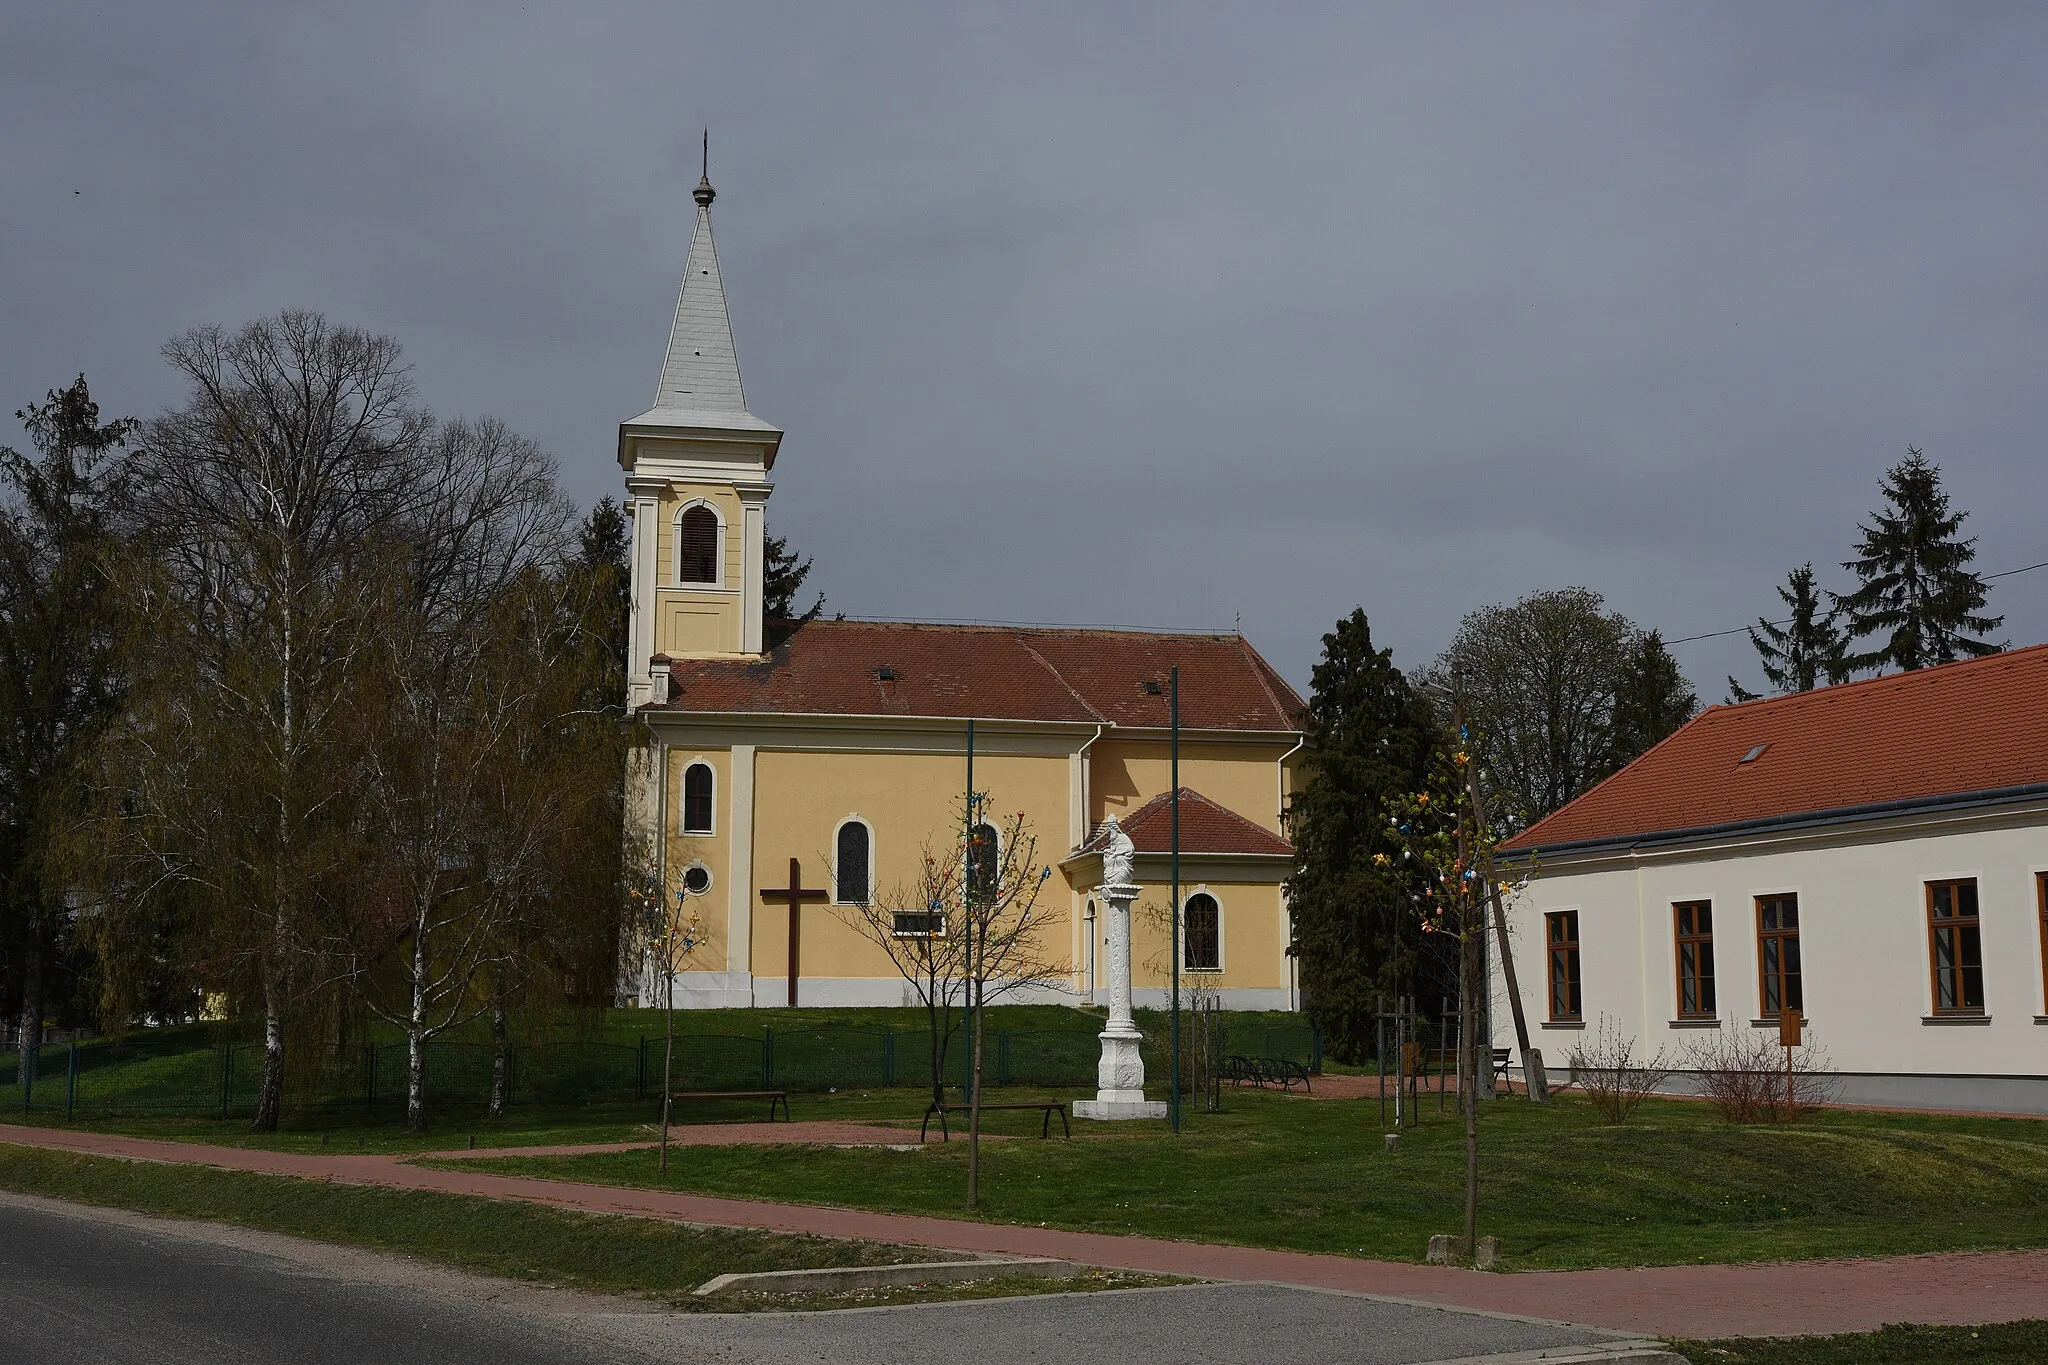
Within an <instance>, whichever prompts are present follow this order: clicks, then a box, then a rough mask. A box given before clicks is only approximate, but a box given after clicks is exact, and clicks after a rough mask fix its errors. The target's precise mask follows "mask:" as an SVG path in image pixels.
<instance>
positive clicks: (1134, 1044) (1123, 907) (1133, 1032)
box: [1074, 883, 1166, 1119]
mask: <svg viewBox="0 0 2048 1365" xmlns="http://www.w3.org/2000/svg"><path fill="white" fill-rule="evenodd" d="M1138 891H1139V888H1138V887H1135V886H1131V885H1128V884H1125V883H1111V884H1109V885H1105V886H1100V887H1097V888H1096V890H1095V894H1096V896H1097V897H1098V898H1099V899H1100V900H1101V902H1102V904H1104V905H1106V906H1108V907H1109V963H1108V966H1109V1022H1108V1023H1107V1024H1106V1025H1104V1026H1103V1029H1102V1033H1101V1035H1100V1037H1101V1039H1102V1060H1101V1061H1100V1062H1098V1063H1097V1064H1096V1067H1095V1084H1096V1086H1097V1087H1098V1089H1097V1090H1096V1092H1095V1098H1094V1099H1092V1100H1076V1101H1075V1102H1074V1117H1075V1118H1077V1119H1163V1118H1165V1117H1166V1102H1165V1101H1164V1100H1148V1099H1146V1098H1145V1060H1144V1058H1143V1057H1141V1056H1139V1055H1138V1044H1139V1043H1141V1042H1143V1041H1144V1037H1145V1035H1144V1034H1142V1033H1140V1032H1138V1026H1137V1025H1136V1024H1134V1023H1132V1022H1131V902H1132V901H1134V900H1136V899H1137V898H1138Z"/></svg>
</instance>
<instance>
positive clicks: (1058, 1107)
mask: <svg viewBox="0 0 2048 1365" xmlns="http://www.w3.org/2000/svg"><path fill="white" fill-rule="evenodd" d="M991 1109H1024V1110H1031V1109H1039V1110H1043V1111H1044V1113H1045V1121H1044V1122H1043V1123H1041V1124H1039V1126H1038V1135H1039V1136H1040V1137H1041V1138H1049V1137H1051V1136H1052V1116H1053V1115H1054V1114H1058V1115H1059V1116H1060V1129H1061V1131H1063V1132H1064V1133H1065V1134H1066V1135H1067V1136H1068V1137H1072V1136H1073V1135H1074V1129H1073V1125H1072V1124H1070V1123H1068V1122H1067V1102H1066V1101H1065V1100H1004V1101H1002V1102H1001V1103H996V1102H994V1101H991V1100H983V1101H982V1102H981V1112H982V1113H984V1114H986V1113H988V1112H989V1111H990V1110H991ZM967 1110H968V1106H967V1105H965V1104H928V1105H926V1106H925V1109H924V1122H923V1123H920V1124H919V1125H917V1140H918V1141H919V1142H923V1141H924V1135H925V1133H926V1132H927V1131H928V1130H929V1129H930V1128H931V1126H932V1115H934V1114H937V1115H938V1116H939V1135H940V1138H941V1140H942V1141H945V1142H951V1141H952V1140H953V1134H952V1133H951V1132H950V1131H948V1130H947V1128H946V1115H948V1114H964V1113H966V1112H967Z"/></svg>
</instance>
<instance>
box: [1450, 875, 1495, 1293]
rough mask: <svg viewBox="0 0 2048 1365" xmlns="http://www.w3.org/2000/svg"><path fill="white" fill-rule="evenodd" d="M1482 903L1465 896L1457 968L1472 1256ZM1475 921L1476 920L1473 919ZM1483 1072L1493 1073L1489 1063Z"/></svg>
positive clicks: (1472, 1249) (1473, 1250) (1475, 1243)
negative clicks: (1465, 1078) (1465, 1082)
mask: <svg viewBox="0 0 2048 1365" xmlns="http://www.w3.org/2000/svg"><path fill="white" fill-rule="evenodd" d="M1484 915H1485V910H1484V908H1483V903H1482V905H1480V906H1474V905H1472V904H1471V903H1470V901H1469V900H1468V902H1467V904H1466V908H1465V917H1464V918H1465V923H1464V926H1463V927H1464V931H1465V932H1464V935H1463V942H1462V943H1460V944H1459V947H1460V948H1461V949H1462V950H1463V951H1462V953H1461V954H1460V957H1459V964H1458V966H1459V970H1458V995H1459V1000H1458V1028H1459V1030H1460V1031H1461V1033H1462V1034H1463V1035H1464V1036H1463V1037H1462V1038H1461V1039H1460V1040H1459V1041H1460V1042H1461V1043H1463V1044H1464V1046H1463V1047H1461V1048H1460V1049H1459V1051H1461V1052H1463V1053H1464V1054H1465V1061H1464V1065H1463V1066H1462V1067H1461V1068H1460V1069H1461V1070H1462V1071H1464V1073H1465V1074H1466V1075H1467V1076H1469V1077H1471V1078H1472V1084H1471V1085H1469V1086H1467V1087H1465V1090H1466V1094H1465V1254H1466V1255H1467V1256H1473V1257H1476V1256H1477V1255H1478V1254H1479V1076H1480V1074H1481V1073H1480V1070H1479V1046H1480V1044H1479V1029H1478V1027H1477V1023H1478V1018H1479V1008H1478V1006H1479V980H1478V977H1479V972H1478V962H1477V958H1478V956H1479V954H1478V952H1477V951H1476V950H1477V948H1478V946H1479V942H1480V937H1479V936H1480V935H1481V934H1484V933H1485V932H1486V921H1485V919H1484ZM1475 922H1476V923H1475ZM1485 1074H1486V1075H1487V1076H1488V1077H1491V1076H1492V1075H1493V1072H1492V1069H1491V1068H1490V1067H1489V1068H1488V1069H1487V1071H1486V1072H1485Z"/></svg>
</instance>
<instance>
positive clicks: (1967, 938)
mask: <svg viewBox="0 0 2048 1365" xmlns="http://www.w3.org/2000/svg"><path fill="white" fill-rule="evenodd" d="M1927 935H1928V956H1929V960H1930V961H1931V963H1932V965H1933V968H1934V1012H1935V1013H1936V1014H1982V1013H1983V1012H1984V944H1983V937H1982V935H1981V933H1980V932H1979V930H1978V924H1977V883H1976V881H1975V879H1973V878H1964V879H1962V880H1959V881H1951V882H1929V883H1927Z"/></svg>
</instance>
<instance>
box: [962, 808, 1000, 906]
mask: <svg viewBox="0 0 2048 1365" xmlns="http://www.w3.org/2000/svg"><path fill="white" fill-rule="evenodd" d="M998 838H999V836H998V835H997V834H996V827H995V826H994V825H990V824H978V825H976V826H974V828H972V829H971V830H969V831H968V832H967V903H968V904H969V905H988V904H990V903H991V902H993V901H994V900H995V898H996V882H997V879H998V878H999V877H1000V876H1001V867H1002V846H1001V844H1000V843H999V842H998Z"/></svg>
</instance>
